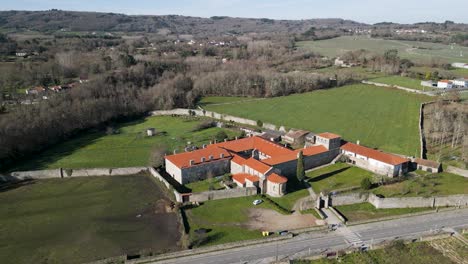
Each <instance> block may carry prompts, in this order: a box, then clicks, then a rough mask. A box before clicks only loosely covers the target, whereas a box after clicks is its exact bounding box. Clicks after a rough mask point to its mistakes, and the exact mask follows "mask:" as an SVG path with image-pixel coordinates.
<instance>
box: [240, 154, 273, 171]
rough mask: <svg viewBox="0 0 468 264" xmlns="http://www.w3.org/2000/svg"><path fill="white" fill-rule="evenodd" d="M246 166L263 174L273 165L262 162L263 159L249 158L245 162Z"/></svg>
mask: <svg viewBox="0 0 468 264" xmlns="http://www.w3.org/2000/svg"><path fill="white" fill-rule="evenodd" d="M244 164H245V165H246V166H249V167H250V168H252V169H253V170H256V171H258V172H260V173H262V174H265V173H267V172H268V171H269V170H270V169H271V167H270V166H268V165H266V164H265V163H263V162H261V161H258V160H256V159H254V158H250V159H248V160H246V161H245V163H244Z"/></svg>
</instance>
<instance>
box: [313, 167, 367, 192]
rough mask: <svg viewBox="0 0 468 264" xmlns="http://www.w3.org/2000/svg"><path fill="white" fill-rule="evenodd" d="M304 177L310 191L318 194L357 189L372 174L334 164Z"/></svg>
mask: <svg viewBox="0 0 468 264" xmlns="http://www.w3.org/2000/svg"><path fill="white" fill-rule="evenodd" d="M306 176H307V178H308V181H309V183H310V185H311V186H312V189H314V191H315V192H316V193H320V192H329V191H333V190H338V189H347V188H352V187H359V186H360V184H361V181H362V179H364V178H372V176H373V173H372V172H369V171H366V170H363V169H360V168H358V167H353V166H350V165H348V164H346V163H336V164H333V165H330V166H327V167H324V168H321V169H318V170H314V171H311V172H308V173H307V174H306Z"/></svg>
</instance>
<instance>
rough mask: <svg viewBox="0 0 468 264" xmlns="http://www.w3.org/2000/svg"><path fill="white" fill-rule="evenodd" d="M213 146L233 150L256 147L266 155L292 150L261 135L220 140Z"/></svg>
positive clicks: (280, 153) (239, 150) (281, 153)
mask: <svg viewBox="0 0 468 264" xmlns="http://www.w3.org/2000/svg"><path fill="white" fill-rule="evenodd" d="M214 146H218V147H222V148H225V149H228V150H231V151H234V152H241V151H246V150H252V149H256V150H258V151H260V152H262V153H264V154H266V155H268V156H274V155H283V154H287V153H290V152H292V150H290V149H287V148H285V147H283V146H282V145H279V144H276V143H274V142H271V141H269V140H266V139H264V138H261V137H257V136H255V137H247V138H242V139H238V140H232V141H227V142H221V143H217V144H214Z"/></svg>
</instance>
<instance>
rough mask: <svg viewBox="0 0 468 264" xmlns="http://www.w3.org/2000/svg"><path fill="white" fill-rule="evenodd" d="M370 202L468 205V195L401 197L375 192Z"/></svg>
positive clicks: (414, 205)
mask: <svg viewBox="0 0 468 264" xmlns="http://www.w3.org/2000/svg"><path fill="white" fill-rule="evenodd" d="M368 201H369V203H371V204H372V205H373V206H375V208H418V207H444V206H468V195H466V194H460V195H450V196H436V197H428V198H426V197H401V198H379V197H377V196H376V195H375V194H369V200H368Z"/></svg>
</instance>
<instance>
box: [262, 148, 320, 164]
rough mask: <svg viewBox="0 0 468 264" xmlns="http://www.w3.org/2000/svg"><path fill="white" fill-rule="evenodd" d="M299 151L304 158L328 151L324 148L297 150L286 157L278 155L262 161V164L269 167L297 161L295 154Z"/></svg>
mask: <svg viewBox="0 0 468 264" xmlns="http://www.w3.org/2000/svg"><path fill="white" fill-rule="evenodd" d="M299 151H302V154H303V155H304V156H314V155H317V154H320V153H324V152H327V151H328V150H327V148H325V147H324V146H312V147H307V148H304V149H298V150H295V151H292V152H291V153H288V154H286V155H278V156H274V157H272V158H269V159H264V160H262V162H264V163H265V164H268V165H270V166H273V165H277V164H281V163H285V162H288V161H292V160H295V159H297V154H298V153H299Z"/></svg>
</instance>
